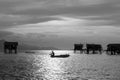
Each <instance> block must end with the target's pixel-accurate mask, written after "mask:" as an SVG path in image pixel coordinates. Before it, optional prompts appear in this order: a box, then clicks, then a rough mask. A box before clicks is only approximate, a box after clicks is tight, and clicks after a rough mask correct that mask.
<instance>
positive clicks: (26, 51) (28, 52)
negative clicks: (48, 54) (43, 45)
mask: <svg viewBox="0 0 120 80" xmlns="http://www.w3.org/2000/svg"><path fill="white" fill-rule="evenodd" d="M25 53H31V54H34V53H35V52H32V51H26V52H25Z"/></svg>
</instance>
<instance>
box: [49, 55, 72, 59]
mask: <svg viewBox="0 0 120 80" xmlns="http://www.w3.org/2000/svg"><path fill="white" fill-rule="evenodd" d="M69 56H70V55H51V57H53V58H54V57H58V58H66V57H69Z"/></svg>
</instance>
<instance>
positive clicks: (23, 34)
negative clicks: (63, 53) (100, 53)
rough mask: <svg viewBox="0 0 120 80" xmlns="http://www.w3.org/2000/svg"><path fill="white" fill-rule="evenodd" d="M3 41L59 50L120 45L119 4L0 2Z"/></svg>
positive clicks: (99, 0) (101, 0) (94, 0)
mask: <svg viewBox="0 0 120 80" xmlns="http://www.w3.org/2000/svg"><path fill="white" fill-rule="evenodd" d="M0 39H5V40H8V41H19V42H23V43H27V44H31V45H37V46H44V47H46V46H52V47H56V48H59V49H72V48H73V45H74V43H83V44H86V43H99V44H102V45H103V46H105V45H106V44H109V43H120V0H0Z"/></svg>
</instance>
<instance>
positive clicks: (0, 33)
mask: <svg viewBox="0 0 120 80" xmlns="http://www.w3.org/2000/svg"><path fill="white" fill-rule="evenodd" d="M10 35H13V33H12V32H8V31H0V39H4V38H5V37H8V36H10Z"/></svg>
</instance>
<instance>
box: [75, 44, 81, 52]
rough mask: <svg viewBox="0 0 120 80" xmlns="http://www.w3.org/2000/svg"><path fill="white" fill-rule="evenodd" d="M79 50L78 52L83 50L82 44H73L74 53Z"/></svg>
mask: <svg viewBox="0 0 120 80" xmlns="http://www.w3.org/2000/svg"><path fill="white" fill-rule="evenodd" d="M76 50H79V51H80V53H81V52H83V44H74V53H75V52H76Z"/></svg>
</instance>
